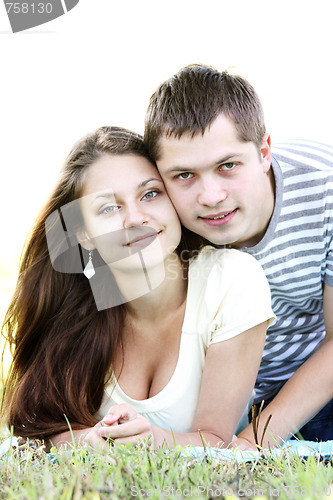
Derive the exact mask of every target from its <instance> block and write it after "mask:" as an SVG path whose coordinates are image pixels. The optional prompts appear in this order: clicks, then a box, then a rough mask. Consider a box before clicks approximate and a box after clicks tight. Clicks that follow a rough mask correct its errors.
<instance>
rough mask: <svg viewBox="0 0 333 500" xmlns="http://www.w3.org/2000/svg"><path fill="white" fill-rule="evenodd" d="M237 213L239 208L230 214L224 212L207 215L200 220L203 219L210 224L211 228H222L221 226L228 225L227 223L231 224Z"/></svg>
mask: <svg viewBox="0 0 333 500" xmlns="http://www.w3.org/2000/svg"><path fill="white" fill-rule="evenodd" d="M236 212H237V208H235V209H234V210H230V211H229V212H227V211H226V210H224V211H223V212H218V213H215V214H209V215H205V216H204V217H203V216H201V217H199V218H200V219H202V220H203V221H204V222H205V223H206V224H208V225H210V226H220V225H223V224H226V223H227V222H229V221H230V220H231V219H232V218H233V217H234V215H235V214H236Z"/></svg>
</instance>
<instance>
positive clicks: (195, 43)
mask: <svg viewBox="0 0 333 500" xmlns="http://www.w3.org/2000/svg"><path fill="white" fill-rule="evenodd" d="M332 5H333V4H332V1H331V0H317V1H313V0H311V1H308V0H251V1H250V0H201V1H197V0H168V1H162V0H80V2H79V4H78V5H77V6H76V7H75V8H74V9H73V10H71V11H70V12H69V13H68V14H66V15H64V16H62V17H60V18H58V19H56V20H54V21H51V22H49V23H47V24H45V25H43V26H39V27H37V28H34V29H31V30H28V31H26V32H22V33H16V34H12V33H11V31H10V26H9V22H8V19H7V16H6V11H5V7H4V4H3V3H1V5H0V55H1V59H0V64H1V69H0V71H1V72H0V141H1V150H0V151H1V154H0V165H1V196H0V213H1V233H0V234H1V245H0V272H1V280H2V282H1V295H0V313H1V309H3V308H4V307H5V305H6V303H7V301H8V300H9V296H10V294H11V292H12V287H13V276H14V275H15V272H16V269H17V261H18V256H19V254H20V251H21V247H22V244H23V242H24V239H25V236H26V233H27V231H28V230H29V227H30V226H31V224H32V222H33V220H34V218H35V216H36V214H37V211H38V209H39V208H40V207H41V205H42V203H43V202H44V200H45V198H46V197H47V194H48V193H49V191H50V189H51V187H52V185H53V184H54V181H55V179H56V176H57V173H58V171H59V168H60V166H61V164H62V162H63V160H64V158H65V156H66V154H67V153H68V151H69V149H70V148H71V146H72V145H73V143H74V142H75V141H76V140H77V139H78V138H80V137H81V136H82V135H84V134H85V133H87V132H89V131H91V130H93V129H95V128H97V127H99V126H101V125H121V126H125V127H128V128H132V129H134V130H137V131H138V132H142V131H143V120H144V114H145V110H146V106H147V103H148V99H149V97H150V95H151V94H152V92H153V91H154V90H155V88H156V87H157V85H158V84H159V83H161V82H162V81H163V80H164V79H166V78H168V77H169V76H171V75H172V74H173V73H175V72H176V71H177V70H178V69H180V68H181V67H182V66H185V65H187V64H190V63H197V62H201V63H206V64H211V65H214V66H216V67H217V68H218V69H220V70H223V69H226V68H228V67H231V66H232V67H233V68H234V69H233V72H237V73H240V74H241V75H243V76H245V77H246V78H247V79H248V80H249V81H250V82H251V83H252V84H253V85H254V87H255V88H256V89H257V92H258V93H259V95H260V97H261V99H262V102H263V105H264V109H265V115H266V123H267V128H268V130H269V131H270V132H271V134H272V140H273V143H274V141H277V140H280V139H283V138H308V139H314V140H317V141H321V142H327V143H331V144H332V143H333V140H332V129H333V127H332V115H333V98H332V92H333V83H332V76H333V72H332V60H333V43H332V42H333V30H332V14H333V7H332Z"/></svg>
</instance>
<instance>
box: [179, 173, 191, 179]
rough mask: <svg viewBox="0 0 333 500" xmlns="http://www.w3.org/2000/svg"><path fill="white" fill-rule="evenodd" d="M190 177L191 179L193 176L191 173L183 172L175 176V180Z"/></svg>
mask: <svg viewBox="0 0 333 500" xmlns="http://www.w3.org/2000/svg"><path fill="white" fill-rule="evenodd" d="M191 177H193V174H191V172H183V173H181V174H178V175H177V176H176V178H177V179H181V180H186V179H191Z"/></svg>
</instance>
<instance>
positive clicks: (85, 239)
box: [75, 229, 95, 250]
mask: <svg viewBox="0 0 333 500" xmlns="http://www.w3.org/2000/svg"><path fill="white" fill-rule="evenodd" d="M75 234H76V239H77V241H78V242H79V243H80V245H81V247H82V248H84V249H85V250H94V248H95V245H94V244H93V243H92V241H91V239H90V238H89V236H88V234H87V232H86V230H85V229H80V230H79V231H77V232H76V233H75Z"/></svg>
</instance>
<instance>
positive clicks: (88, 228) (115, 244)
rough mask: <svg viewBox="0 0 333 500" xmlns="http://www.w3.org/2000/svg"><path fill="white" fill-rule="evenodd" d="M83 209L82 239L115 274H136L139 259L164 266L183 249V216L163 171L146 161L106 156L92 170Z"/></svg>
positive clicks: (85, 184)
mask: <svg viewBox="0 0 333 500" xmlns="http://www.w3.org/2000/svg"><path fill="white" fill-rule="evenodd" d="M80 206H81V210H82V214H83V220H84V229H83V230H82V231H80V232H78V233H77V238H78V240H79V242H80V243H81V245H82V246H83V247H84V248H86V249H88V250H92V249H94V248H97V250H98V251H99V253H100V255H101V256H102V258H103V260H104V261H105V262H106V263H107V264H108V265H109V267H110V268H111V269H116V268H118V269H121V270H122V271H130V270H134V269H133V268H135V267H138V264H139V263H140V259H138V254H139V255H140V256H141V257H140V258H141V261H142V256H144V263H145V265H146V266H147V267H151V266H154V265H157V264H160V263H161V262H163V261H164V260H165V259H166V257H167V256H169V255H170V254H172V253H173V252H174V250H175V249H176V247H177V246H178V244H179V241H180V238H181V226H180V222H179V219H178V216H177V213H176V211H175V209H174V207H173V205H172V203H171V201H170V199H169V197H168V195H167V193H166V191H165V188H164V184H163V182H162V180H161V177H160V175H159V173H158V170H157V169H156V168H155V166H154V165H153V164H151V163H150V162H149V161H148V160H147V159H146V158H143V157H141V156H136V155H134V154H126V155H118V156H117V155H104V156H103V157H101V158H100V159H98V160H97V161H96V162H95V163H93V164H92V165H90V166H89V167H88V168H87V170H86V172H85V175H84V181H83V191H82V198H80ZM134 255H135V256H136V258H135V259H133V258H132V259H129V257H131V256H134ZM140 266H141V269H142V264H140ZM140 266H139V267H140Z"/></svg>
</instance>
